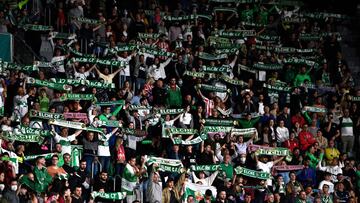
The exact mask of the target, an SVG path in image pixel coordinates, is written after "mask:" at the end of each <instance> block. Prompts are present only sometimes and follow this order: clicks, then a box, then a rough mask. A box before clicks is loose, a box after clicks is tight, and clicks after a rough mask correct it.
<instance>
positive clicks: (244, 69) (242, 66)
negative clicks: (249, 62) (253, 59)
mask: <svg viewBox="0 0 360 203" xmlns="http://www.w3.org/2000/svg"><path fill="white" fill-rule="evenodd" d="M238 67H239V68H240V70H243V71H246V72H249V73H253V74H256V70H254V69H251V68H250V67H247V66H244V65H241V64H239V65H238Z"/></svg>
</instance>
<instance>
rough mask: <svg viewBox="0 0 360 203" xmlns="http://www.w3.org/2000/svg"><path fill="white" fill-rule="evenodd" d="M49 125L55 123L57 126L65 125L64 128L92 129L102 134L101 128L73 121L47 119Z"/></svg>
mask: <svg viewBox="0 0 360 203" xmlns="http://www.w3.org/2000/svg"><path fill="white" fill-rule="evenodd" d="M49 125H57V126H62V127H66V128H73V129H77V130H85V131H92V132H97V133H100V134H104V132H103V131H102V129H99V128H94V127H87V126H86V125H85V124H84V123H80V122H74V121H65V120H59V119H51V120H49Z"/></svg>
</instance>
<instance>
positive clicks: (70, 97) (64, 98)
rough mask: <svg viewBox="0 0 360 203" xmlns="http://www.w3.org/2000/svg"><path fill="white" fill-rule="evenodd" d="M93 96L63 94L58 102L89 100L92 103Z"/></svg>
mask: <svg viewBox="0 0 360 203" xmlns="http://www.w3.org/2000/svg"><path fill="white" fill-rule="evenodd" d="M94 99H95V96H94V95H93V94H70V93H68V94H63V95H62V96H61V97H60V101H76V100H90V101H93V100H94Z"/></svg>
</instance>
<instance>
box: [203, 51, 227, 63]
mask: <svg viewBox="0 0 360 203" xmlns="http://www.w3.org/2000/svg"><path fill="white" fill-rule="evenodd" d="M199 58H201V59H204V60H207V61H217V60H221V59H227V55H226V54H220V55H212V54H209V53H205V52H200V53H199Z"/></svg>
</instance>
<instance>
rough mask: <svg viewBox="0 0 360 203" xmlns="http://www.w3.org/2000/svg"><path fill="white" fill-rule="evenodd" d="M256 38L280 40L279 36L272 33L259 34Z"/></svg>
mask: <svg viewBox="0 0 360 203" xmlns="http://www.w3.org/2000/svg"><path fill="white" fill-rule="evenodd" d="M257 38H258V39H259V40H262V41H279V40H280V36H274V35H260V36H259V37H257Z"/></svg>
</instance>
